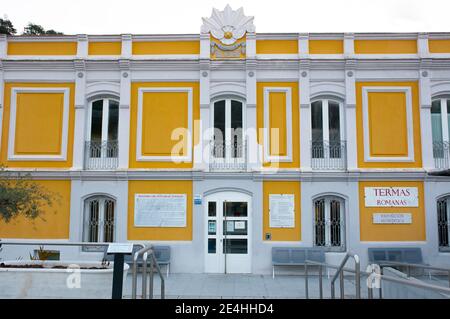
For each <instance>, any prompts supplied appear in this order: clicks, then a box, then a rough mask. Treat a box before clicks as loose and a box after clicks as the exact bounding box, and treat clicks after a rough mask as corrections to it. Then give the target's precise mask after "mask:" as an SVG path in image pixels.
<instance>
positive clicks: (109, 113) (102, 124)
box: [86, 98, 119, 169]
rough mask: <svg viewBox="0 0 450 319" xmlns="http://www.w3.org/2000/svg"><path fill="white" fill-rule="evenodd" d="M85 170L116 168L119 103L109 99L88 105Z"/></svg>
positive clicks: (98, 100) (95, 101)
mask: <svg viewBox="0 0 450 319" xmlns="http://www.w3.org/2000/svg"><path fill="white" fill-rule="evenodd" d="M89 106H90V107H89V121H88V125H87V126H88V127H87V134H86V135H87V142H86V169H112V168H116V167H117V164H118V161H117V157H118V142H117V138H118V128H119V102H118V101H116V100H114V99H111V98H103V99H97V100H94V101H92V102H91V103H90V104H89Z"/></svg>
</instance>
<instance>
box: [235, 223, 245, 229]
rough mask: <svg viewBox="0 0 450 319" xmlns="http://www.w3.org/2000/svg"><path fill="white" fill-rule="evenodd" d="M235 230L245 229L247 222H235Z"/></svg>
mask: <svg viewBox="0 0 450 319" xmlns="http://www.w3.org/2000/svg"><path fill="white" fill-rule="evenodd" d="M234 228H235V229H245V222H243V221H239V222H238V221H236V222H234Z"/></svg>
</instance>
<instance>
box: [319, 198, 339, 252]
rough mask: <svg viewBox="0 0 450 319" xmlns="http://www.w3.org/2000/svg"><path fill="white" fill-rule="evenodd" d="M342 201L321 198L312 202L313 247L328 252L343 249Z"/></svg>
mask: <svg viewBox="0 0 450 319" xmlns="http://www.w3.org/2000/svg"><path fill="white" fill-rule="evenodd" d="M344 220H345V209H344V200H343V199H342V198H340V197H337V196H323V197H320V198H317V199H316V200H314V246H316V247H326V248H328V249H329V250H336V251H341V250H344V249H345V231H344Z"/></svg>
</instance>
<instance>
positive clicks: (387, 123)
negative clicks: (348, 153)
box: [356, 82, 422, 168]
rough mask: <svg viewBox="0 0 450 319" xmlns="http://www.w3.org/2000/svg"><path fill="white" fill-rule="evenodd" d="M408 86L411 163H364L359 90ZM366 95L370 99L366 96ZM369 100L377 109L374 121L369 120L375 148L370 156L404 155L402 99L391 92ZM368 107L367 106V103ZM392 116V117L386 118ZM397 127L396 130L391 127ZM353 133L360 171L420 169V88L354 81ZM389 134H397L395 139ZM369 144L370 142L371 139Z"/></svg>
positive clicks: (393, 83)
mask: <svg viewBox="0 0 450 319" xmlns="http://www.w3.org/2000/svg"><path fill="white" fill-rule="evenodd" d="M371 86H378V87H383V86H386V87H395V86H401V87H410V88H411V96H412V118H413V121H412V122H413V138H414V146H413V151H414V161H413V162H365V161H364V130H367V129H369V128H365V127H364V124H363V123H364V122H363V104H362V88H363V87H371ZM369 96H371V95H370V94H369ZM371 98H372V100H373V101H374V102H375V103H376V105H377V106H378V107H380V109H378V110H376V109H375V108H373V109H372V112H373V115H374V116H375V118H374V119H373V120H371V119H369V122H370V123H373V127H372V128H370V129H371V130H373V133H372V134H371V138H372V136H373V141H374V143H375V144H374V148H373V149H372V154H373V155H378V154H380V156H381V155H382V154H383V153H388V154H390V155H389V156H392V157H398V156H404V155H403V154H402V153H404V147H405V145H404V143H405V139H406V136H405V135H404V133H406V132H405V130H404V129H403V127H404V126H405V125H406V124H403V122H404V121H406V118H405V116H406V114H401V113H402V109H403V108H404V103H405V102H404V99H403V98H402V97H401V96H400V95H398V94H394V93H392V92H389V93H387V92H386V93H381V94H379V95H378V94H374V95H372V96H371ZM369 104H370V103H369ZM389 117H392V118H389ZM392 126H396V127H392ZM356 133H357V143H358V144H357V145H358V167H361V168H418V167H422V146H421V136H420V107H419V88H418V83H417V82H357V83H356ZM391 134H399V137H398V138H395V139H394V138H393V137H392V136H393V135H391ZM371 142H372V139H371Z"/></svg>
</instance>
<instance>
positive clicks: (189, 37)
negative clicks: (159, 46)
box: [132, 34, 200, 42]
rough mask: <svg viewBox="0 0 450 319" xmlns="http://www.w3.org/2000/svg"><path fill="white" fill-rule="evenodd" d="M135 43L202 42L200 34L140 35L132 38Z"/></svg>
mask: <svg viewBox="0 0 450 319" xmlns="http://www.w3.org/2000/svg"><path fill="white" fill-rule="evenodd" d="M132 39H133V42H152V41H154V42H159V41H200V35H199V34H140V35H133V36H132Z"/></svg>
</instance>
